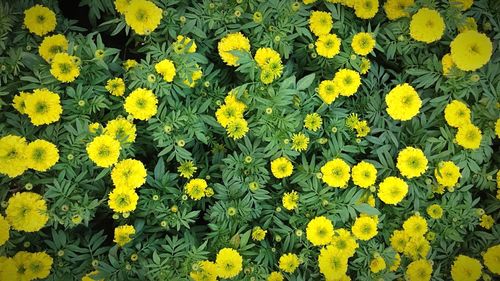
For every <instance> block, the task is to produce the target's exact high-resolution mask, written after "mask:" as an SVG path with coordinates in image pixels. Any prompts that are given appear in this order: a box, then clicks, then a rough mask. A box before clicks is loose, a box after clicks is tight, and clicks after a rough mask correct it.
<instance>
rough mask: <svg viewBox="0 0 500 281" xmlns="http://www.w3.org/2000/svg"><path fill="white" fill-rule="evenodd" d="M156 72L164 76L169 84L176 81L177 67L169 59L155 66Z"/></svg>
mask: <svg viewBox="0 0 500 281" xmlns="http://www.w3.org/2000/svg"><path fill="white" fill-rule="evenodd" d="M155 70H156V72H158V73H159V74H161V75H162V76H163V80H165V81H167V82H172V81H174V77H175V71H176V70H175V65H174V62H173V61H171V60H169V59H164V60H161V61H160V62H158V63H157V64H155Z"/></svg>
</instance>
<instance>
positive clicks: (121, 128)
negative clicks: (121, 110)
mask: <svg viewBox="0 0 500 281" xmlns="http://www.w3.org/2000/svg"><path fill="white" fill-rule="evenodd" d="M136 131H137V129H136V128H135V125H134V124H133V123H132V122H130V121H128V120H127V119H125V118H117V119H113V120H110V121H108V124H106V128H104V134H105V135H108V136H110V137H113V138H114V139H116V140H117V141H120V142H123V143H132V142H134V141H135V136H136Z"/></svg>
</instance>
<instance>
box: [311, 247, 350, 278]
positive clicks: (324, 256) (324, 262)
mask: <svg viewBox="0 0 500 281" xmlns="http://www.w3.org/2000/svg"><path fill="white" fill-rule="evenodd" d="M318 266H319V272H321V273H322V274H323V275H324V276H325V279H326V280H337V279H336V278H338V277H339V276H342V275H345V274H346V272H347V256H345V255H342V254H341V252H340V250H339V249H337V248H336V247H335V246H333V245H328V246H326V247H324V248H322V249H321V250H320V252H319V256H318Z"/></svg>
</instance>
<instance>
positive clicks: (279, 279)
mask: <svg viewBox="0 0 500 281" xmlns="http://www.w3.org/2000/svg"><path fill="white" fill-rule="evenodd" d="M283 280H285V278H284V277H283V274H281V272H279V271H273V272H271V274H269V276H267V279H266V281H283Z"/></svg>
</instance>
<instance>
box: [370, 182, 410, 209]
mask: <svg viewBox="0 0 500 281" xmlns="http://www.w3.org/2000/svg"><path fill="white" fill-rule="evenodd" d="M407 193H408V184H407V183H406V182H405V181H404V180H402V179H400V178H397V177H387V178H385V179H384V180H383V181H382V182H381V183H380V184H379V190H378V194H377V195H378V198H380V200H382V202H384V203H385V204H392V205H396V204H398V203H399V202H401V200H403V199H404V198H405V196H406V194H407Z"/></svg>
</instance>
